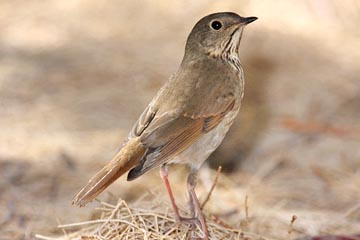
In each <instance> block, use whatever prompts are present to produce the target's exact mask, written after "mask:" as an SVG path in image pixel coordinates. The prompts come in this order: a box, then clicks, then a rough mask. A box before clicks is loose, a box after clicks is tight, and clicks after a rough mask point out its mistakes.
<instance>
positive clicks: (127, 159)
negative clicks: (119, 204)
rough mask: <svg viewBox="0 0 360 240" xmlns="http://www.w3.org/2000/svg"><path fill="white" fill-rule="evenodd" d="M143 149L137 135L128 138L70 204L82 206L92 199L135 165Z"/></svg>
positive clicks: (142, 153) (143, 151)
mask: <svg viewBox="0 0 360 240" xmlns="http://www.w3.org/2000/svg"><path fill="white" fill-rule="evenodd" d="M145 150H146V149H145V148H144V147H143V146H142V144H141V142H140V139H139V138H138V137H137V138H132V139H130V140H129V141H128V142H126V143H125V145H124V146H123V147H122V148H121V149H120V151H119V152H118V153H117V154H116V155H115V157H114V158H113V159H112V160H111V161H110V162H109V163H108V164H107V165H106V166H105V167H103V169H101V170H100V171H99V172H98V173H97V174H96V175H95V176H93V177H92V178H91V179H90V180H89V182H88V184H86V186H85V187H83V188H82V189H81V190H80V192H79V193H78V194H76V196H75V197H74V198H73V201H72V204H74V205H79V206H80V207H82V206H84V205H85V204H87V203H88V202H90V201H91V200H93V199H94V198H95V197H96V196H97V195H99V194H100V193H101V192H102V191H104V190H105V188H107V187H108V186H109V185H110V184H111V183H113V182H114V181H115V180H116V179H118V178H119V177H120V176H121V175H123V174H124V173H126V172H127V171H129V170H130V169H131V168H133V167H134V166H135V165H137V164H138V163H139V162H140V160H141V158H142V156H143V155H144V153H145Z"/></svg>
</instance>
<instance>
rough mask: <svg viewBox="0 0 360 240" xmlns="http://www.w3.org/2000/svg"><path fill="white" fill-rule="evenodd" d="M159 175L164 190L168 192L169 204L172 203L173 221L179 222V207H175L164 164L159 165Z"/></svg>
mask: <svg viewBox="0 0 360 240" xmlns="http://www.w3.org/2000/svg"><path fill="white" fill-rule="evenodd" d="M160 176H161V178H162V179H163V180H164V183H165V187H166V190H167V192H168V193H169V197H170V201H171V205H172V207H173V209H174V213H175V221H176V222H177V223H180V221H181V217H180V214H179V208H178V207H177V205H176V203H175V199H174V195H173V193H172V190H171V187H170V183H169V179H168V169H167V166H166V165H162V166H161V167H160Z"/></svg>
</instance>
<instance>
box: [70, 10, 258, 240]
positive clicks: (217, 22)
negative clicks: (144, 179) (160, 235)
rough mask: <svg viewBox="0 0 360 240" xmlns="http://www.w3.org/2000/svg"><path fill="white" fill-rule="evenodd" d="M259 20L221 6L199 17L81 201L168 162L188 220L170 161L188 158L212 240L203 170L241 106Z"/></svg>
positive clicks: (194, 201) (190, 183) (164, 171)
mask: <svg viewBox="0 0 360 240" xmlns="http://www.w3.org/2000/svg"><path fill="white" fill-rule="evenodd" d="M255 20H257V17H241V16H240V15H238V14H237V13H234V12H218V13H213V14H210V15H207V16H205V17H203V18H201V19H200V20H199V21H198V22H197V23H196V24H195V26H194V27H193V29H192V30H191V32H190V34H189V36H188V38H187V41H186V45H185V53H184V57H183V59H182V61H181V63H180V66H179V68H178V70H177V71H176V72H175V74H173V75H172V76H171V77H170V78H169V79H168V80H167V81H166V82H165V84H164V85H163V86H162V87H161V88H160V90H159V91H158V93H157V94H156V95H155V97H154V98H153V99H152V100H151V102H150V103H149V105H148V106H147V107H146V108H145V110H144V111H143V113H142V114H141V115H140V117H139V118H138V120H137V121H136V123H135V125H134V126H133V128H132V129H131V131H130V133H129V135H128V137H127V139H126V140H125V141H124V143H123V144H122V146H121V148H120V150H119V151H118V152H117V154H116V155H115V156H114V157H113V158H112V160H111V161H110V162H109V163H108V164H107V165H105V166H104V167H103V168H102V169H101V170H100V171H99V172H98V173H96V174H95V175H94V176H93V177H92V178H91V179H90V180H89V182H88V183H87V184H86V185H85V186H84V187H83V188H82V189H81V190H80V191H79V192H78V193H77V194H76V195H75V197H74V198H73V201H72V203H73V204H74V205H79V206H84V205H85V204H87V203H88V202H90V201H91V200H93V199H94V198H95V197H96V196H97V195H99V194H100V193H101V192H102V191H103V190H104V189H106V188H107V187H108V186H109V185H110V184H112V183H113V182H114V181H115V180H116V179H118V178H119V177H120V176H122V175H124V174H125V173H127V172H128V174H127V180H128V181H132V180H134V179H136V178H138V177H140V176H141V175H143V174H145V173H146V172H148V171H150V170H152V169H154V168H160V175H161V177H162V179H163V181H164V183H165V187H166V189H167V192H168V194H169V196H170V201H171V204H172V207H173V210H174V215H175V220H176V222H182V221H185V220H186V218H184V217H182V216H180V214H179V210H178V207H177V205H176V202H175V200H174V195H173V193H172V190H171V187H170V183H169V181H168V165H169V164H172V163H176V164H186V165H188V166H189V175H188V178H187V189H188V193H189V198H190V200H189V202H190V209H191V214H192V217H193V218H196V219H197V220H198V221H197V223H199V225H200V227H201V229H202V232H203V239H209V231H208V229H207V226H206V221H205V217H204V215H203V213H202V210H201V208H200V204H199V200H198V198H197V195H196V192H195V186H196V180H197V172H198V170H199V168H200V167H201V165H202V164H203V163H204V161H205V160H206V159H207V158H208V157H209V155H210V154H211V153H212V152H213V151H214V150H215V149H216V148H217V147H218V146H219V145H220V143H221V142H222V141H223V139H224V137H225V135H226V133H227V132H228V130H229V128H230V126H231V125H232V123H233V121H234V119H235V117H236V115H237V114H238V112H239V109H240V106H241V100H242V99H243V96H244V84H245V83H244V73H243V69H242V65H241V63H240V59H239V45H240V40H241V38H242V34H243V30H244V27H245V26H246V25H247V24H249V23H251V22H253V21H255ZM196 216H197V217H196Z"/></svg>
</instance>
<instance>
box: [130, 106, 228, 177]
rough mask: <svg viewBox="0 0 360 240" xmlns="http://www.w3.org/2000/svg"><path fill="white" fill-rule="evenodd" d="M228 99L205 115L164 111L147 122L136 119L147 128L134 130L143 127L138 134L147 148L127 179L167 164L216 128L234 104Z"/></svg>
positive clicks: (136, 127) (147, 114)
mask: <svg viewBox="0 0 360 240" xmlns="http://www.w3.org/2000/svg"><path fill="white" fill-rule="evenodd" d="M227 100H228V101H227V103H226V104H222V106H223V107H222V108H219V107H217V108H214V110H215V109H216V111H213V112H211V113H209V112H208V114H204V115H199V114H196V115H195V114H190V113H188V112H182V113H181V114H175V112H173V113H171V112H170V113H169V112H167V113H164V114H159V115H158V113H155V115H154V117H152V118H151V117H150V118H148V119H151V122H150V123H144V122H141V121H139V122H138V123H137V125H139V126H147V127H146V128H144V129H142V128H141V127H138V126H135V127H134V129H135V130H136V129H142V130H139V131H138V133H140V140H141V142H142V144H143V145H144V146H145V147H146V148H147V151H146V153H145V154H144V156H143V158H142V160H141V161H140V163H139V164H138V165H137V166H136V167H135V168H133V169H132V170H131V171H130V172H129V175H128V180H133V179H135V178H137V177H139V176H140V175H142V174H143V173H145V172H147V171H148V170H150V169H152V168H154V167H156V166H159V165H161V164H163V163H166V162H167V161H168V160H169V159H171V158H173V157H175V156H176V155H177V154H179V153H181V152H182V151H184V150H185V149H187V148H188V147H189V146H190V145H191V144H192V143H194V142H195V141H196V140H198V139H199V138H200V136H202V135H203V134H205V133H207V132H209V131H210V130H212V129H213V128H215V127H216V126H217V125H218V124H219V123H220V122H221V121H222V119H223V117H224V116H225V115H226V114H227V113H228V112H229V111H231V110H232V109H233V107H234V104H235V99H231V101H229V100H230V99H227ZM149 109H150V108H149ZM143 115H144V116H152V114H151V113H143ZM140 119H141V117H140ZM144 119H146V117H144Z"/></svg>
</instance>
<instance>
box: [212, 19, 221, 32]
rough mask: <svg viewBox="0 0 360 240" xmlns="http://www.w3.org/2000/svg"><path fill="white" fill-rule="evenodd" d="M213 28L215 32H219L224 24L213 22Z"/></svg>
mask: <svg viewBox="0 0 360 240" xmlns="http://www.w3.org/2000/svg"><path fill="white" fill-rule="evenodd" d="M211 28H212V29H214V30H219V29H220V28H222V23H221V22H219V21H213V22H212V23H211Z"/></svg>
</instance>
